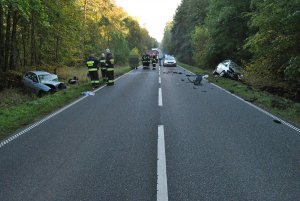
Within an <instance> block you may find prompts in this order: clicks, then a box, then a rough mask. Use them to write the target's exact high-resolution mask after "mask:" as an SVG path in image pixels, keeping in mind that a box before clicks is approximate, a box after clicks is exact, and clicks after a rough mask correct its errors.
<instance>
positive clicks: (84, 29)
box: [82, 0, 88, 57]
mask: <svg viewBox="0 0 300 201" xmlns="http://www.w3.org/2000/svg"><path fill="white" fill-rule="evenodd" d="M87 1H88V0H84V5H83V10H84V20H83V42H82V46H83V56H84V57H85V45H86V16H87Z"/></svg>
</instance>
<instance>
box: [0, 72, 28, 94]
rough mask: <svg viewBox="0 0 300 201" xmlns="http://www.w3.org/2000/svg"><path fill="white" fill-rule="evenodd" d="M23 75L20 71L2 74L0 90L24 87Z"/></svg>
mask: <svg viewBox="0 0 300 201" xmlns="http://www.w3.org/2000/svg"><path fill="white" fill-rule="evenodd" d="M22 76H23V73H22V72H19V71H13V70H10V71H8V72H5V73H1V74H0V80H1V82H0V90H3V89H5V88H16V87H21V86H22Z"/></svg>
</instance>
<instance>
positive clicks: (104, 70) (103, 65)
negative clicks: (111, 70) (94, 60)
mask: <svg viewBox="0 0 300 201" xmlns="http://www.w3.org/2000/svg"><path fill="white" fill-rule="evenodd" d="M100 68H101V74H102V78H103V82H107V68H106V62H105V55H104V53H103V54H102V56H101V58H100Z"/></svg>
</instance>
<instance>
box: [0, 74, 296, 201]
mask: <svg viewBox="0 0 300 201" xmlns="http://www.w3.org/2000/svg"><path fill="white" fill-rule="evenodd" d="M172 71H175V69H173V68H162V69H161V70H160V71H159V69H156V70H152V69H149V70H147V69H141V68H139V69H137V70H133V71H131V72H130V73H128V74H126V75H124V76H123V77H121V78H120V79H118V80H117V81H116V85H115V86H112V87H104V88H102V89H100V90H98V91H97V92H96V94H95V96H89V97H87V98H84V99H82V100H80V101H78V102H77V103H76V104H74V105H72V106H70V107H68V108H66V109H64V110H63V111H61V112H60V113H58V114H56V115H54V116H53V117H51V118H49V119H47V120H46V121H44V122H43V123H41V124H39V125H37V126H34V127H32V128H31V129H30V130H29V131H27V132H25V133H24V132H22V133H24V134H23V135H21V136H19V137H16V138H14V139H13V140H11V141H10V140H9V141H10V142H8V141H7V142H8V143H4V141H2V146H0V200H1V201H17V200H18V201H19V200H20V201H27V200H28V201H56V200H57V201H85V200H88V201H94V200H95V201H99V200H101V201H102V200H104V201H117V200H121V201H123V200H130V201H131V200H133V201H135V200H136V201H144V200H145V201H147V200H149V201H150V200H151V201H155V200H161V201H167V200H170V201H173V200H174V201H185V200H193V201H194V200H195V201H198V200H205V201H206V200H216V201H219V200H243V201H244V200H261V201H266V200H278V201H283V200H290V201H294V200H300V132H298V131H296V130H294V129H292V128H290V127H288V126H286V125H284V124H277V123H274V122H273V118H272V117H270V116H268V115H266V114H265V113H263V112H262V111H259V110H257V109H256V108H254V107H252V106H251V105H249V104H247V103H245V102H243V101H241V100H239V99H237V98H236V97H234V96H232V95H230V94H228V93H226V92H224V91H222V90H220V89H219V88H217V87H215V86H213V85H211V84H209V83H207V82H203V84H202V85H201V86H193V84H192V83H188V81H187V79H186V76H185V74H186V73H188V72H187V71H184V70H183V69H181V68H178V69H177V70H176V72H177V71H180V72H182V74H178V73H173V72H172ZM16 134H17V133H16ZM4 144H5V145H4Z"/></svg>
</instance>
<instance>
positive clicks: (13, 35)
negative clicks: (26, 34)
mask: <svg viewBox="0 0 300 201" xmlns="http://www.w3.org/2000/svg"><path fill="white" fill-rule="evenodd" d="M18 20H19V17H18V11H14V13H13V26H12V33H11V48H10V49H11V54H10V68H11V69H12V70H15V69H16V58H17V48H18V47H17V46H18V43H17V24H18Z"/></svg>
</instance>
